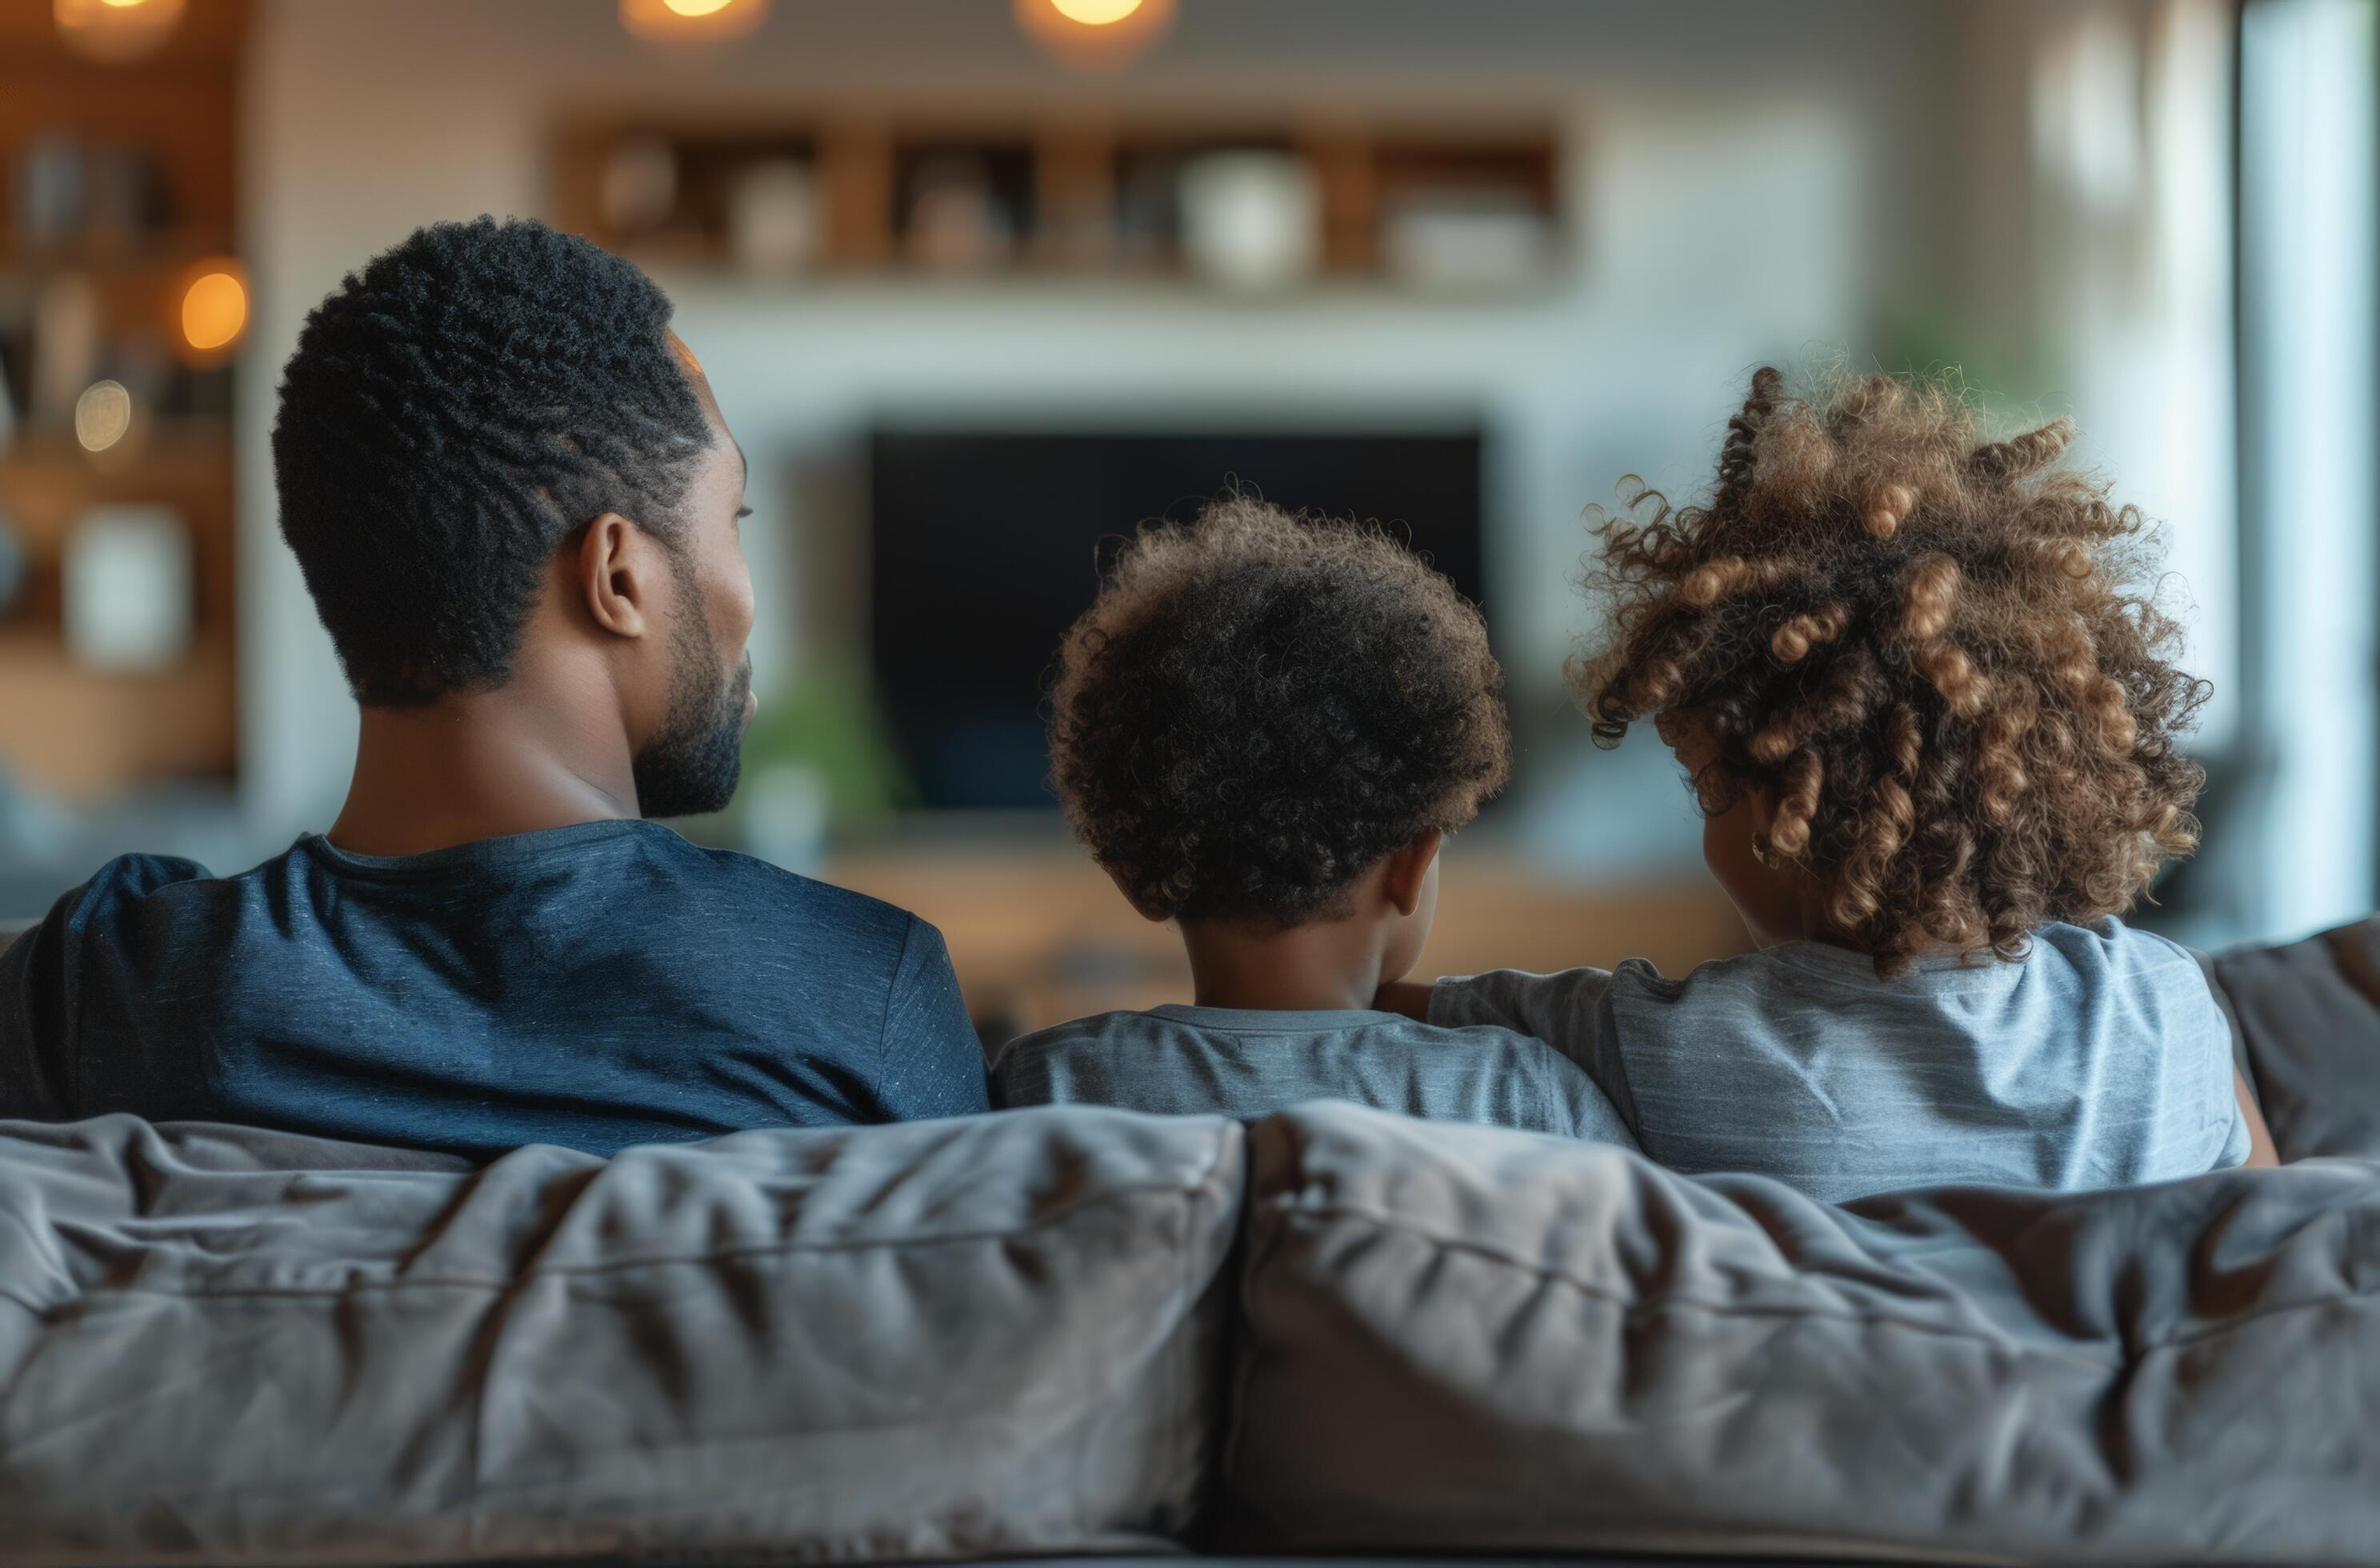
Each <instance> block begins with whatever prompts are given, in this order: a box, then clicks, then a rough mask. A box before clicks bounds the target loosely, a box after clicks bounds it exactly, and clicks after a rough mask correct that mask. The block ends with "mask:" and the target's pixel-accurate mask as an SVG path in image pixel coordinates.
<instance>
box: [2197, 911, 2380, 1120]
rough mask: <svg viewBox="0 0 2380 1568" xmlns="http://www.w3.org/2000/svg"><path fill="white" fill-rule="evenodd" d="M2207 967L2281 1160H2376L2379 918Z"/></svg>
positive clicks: (2224, 957)
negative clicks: (2340, 1157) (2336, 1157)
mask: <svg viewBox="0 0 2380 1568" xmlns="http://www.w3.org/2000/svg"><path fill="white" fill-rule="evenodd" d="M2207 967H2208V970H2209V973H2210V974H2211V975H2212V977H2213V978H2214V979H2215V982H2216V988H2215V989H2216V997H2217V998H2218V999H2219V1000H2220V1001H2221V1002H2222V1003H2223V1004H2224V1011H2225V1012H2227V1013H2228V1014H2229V1015H2231V1022H2232V1026H2233V1028H2234V1030H2235V1031H2236V1033H2237V1035H2238V1038H2239V1039H2240V1043H2241V1044H2242V1045H2243V1046H2244V1047H2245V1048H2246V1051H2245V1054H2246V1056H2247V1059H2248V1062H2247V1066H2248V1075H2249V1080H2250V1082H2251V1083H2252V1084H2253V1087H2254V1088H2255V1091H2256V1099H2257V1102H2258V1103H2259V1105H2260V1106H2261V1107H2262V1108H2263V1110H2264V1112H2265V1124H2266V1125H2267V1126H2269V1127H2271V1128H2272V1130H2273V1142H2274V1144H2275V1145H2276V1146H2277V1148H2278V1149H2280V1154H2281V1158H2282V1159H2283V1160H2285V1161H2287V1160H2309V1159H2313V1158H2315V1157H2316V1156H2319V1155H2325V1154H2348V1155H2353V1156H2355V1157H2357V1158H2359V1159H2365V1160H2380V918H2374V919H2368V920H2358V921H2356V922H2355V923H2354V924H2353V925H2348V926H2341V927H2339V928H2338V930H2330V931H2325V932H2323V933H2322V934H2321V935H2320V936H2316V937H2308V938H2307V939H2306V940H2305V941H2303V942H2290V943H2289V944H2288V945H2286V946H2282V947H2243V948H2240V949H2238V950H2236V951H2233V952H2230V953H2224V954H2216V956H2215V957H2214V958H2213V959H2211V960H2208V962H2207Z"/></svg>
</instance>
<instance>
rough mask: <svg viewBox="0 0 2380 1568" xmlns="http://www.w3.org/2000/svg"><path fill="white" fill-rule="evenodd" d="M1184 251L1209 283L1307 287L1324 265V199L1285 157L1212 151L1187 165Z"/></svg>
mask: <svg viewBox="0 0 2380 1568" xmlns="http://www.w3.org/2000/svg"><path fill="white" fill-rule="evenodd" d="M1180 200H1181V210H1182V252H1183V256H1184V259H1185V260H1186V261H1188V262H1189V264H1190V268H1191V270H1192V271H1193V272H1194V273H1196V274H1198V275H1199V276H1200V277H1202V278H1204V279H1206V280H1207V281H1208V282H1209V283H1214V284H1219V285H1221V286H1224V287H1227V288H1232V289H1237V290H1242V291H1245V292H1252V293H1254V292H1264V291H1269V290H1274V289H1281V288H1286V287H1289V286H1293V285H1295V284H1298V283H1302V282H1304V281H1305V280H1306V279H1308V278H1310V277H1312V276H1313V275H1314V273H1315V271H1316V269H1317V267H1318V265H1319V263H1320V261H1321V252H1322V197H1321V192H1320V190H1319V188H1318V182H1317V181H1316V179H1315V176H1314V171H1313V170H1312V169H1311V168H1309V167H1308V166H1307V165H1306V164H1305V160H1303V159H1301V158H1297V157H1295V156H1293V155H1292V154H1290V153H1287V152H1210V153H1208V154H1206V155H1205V156H1203V157H1198V158H1194V159H1192V160H1191V161H1190V162H1188V163H1186V164H1184V165H1183V166H1182V178H1181V187H1180Z"/></svg>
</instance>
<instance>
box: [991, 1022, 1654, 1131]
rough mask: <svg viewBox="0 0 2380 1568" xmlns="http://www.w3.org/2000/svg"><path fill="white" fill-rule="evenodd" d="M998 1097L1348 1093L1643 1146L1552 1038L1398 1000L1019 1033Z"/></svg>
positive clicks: (1165, 1109)
mask: <svg viewBox="0 0 2380 1568" xmlns="http://www.w3.org/2000/svg"><path fill="white" fill-rule="evenodd" d="M991 1098H992V1102H993V1103H994V1104H996V1105H1002V1106H1019V1105H1052V1104H1072V1103H1087V1104H1092V1105H1113V1106H1119V1107H1122V1108H1123V1109H1124V1110H1128V1111H1146V1112H1152V1113H1155V1114H1158V1115H1167V1116H1180V1115H1222V1116H1236V1117H1239V1118H1241V1119H1242V1120H1244V1121H1253V1120H1254V1119H1256V1118H1257V1117H1259V1116H1268V1115H1270V1114H1271V1113H1272V1112H1276V1111H1280V1110H1282V1109H1284V1108H1286V1107H1288V1106H1292V1105H1296V1104H1299V1103H1301V1102H1303V1101H1305V1100H1354V1101H1355V1102H1356V1103H1357V1104H1359V1105H1369V1106H1372V1107H1374V1108H1376V1109H1378V1110H1381V1111H1396V1112H1403V1114H1405V1115H1408V1116H1422V1117H1427V1118H1429V1119H1430V1120H1433V1121H1440V1122H1477V1123H1483V1124H1488V1125H1489V1126H1498V1127H1517V1128H1519V1129H1521V1130H1523V1131H1524V1132H1539V1133H1558V1134H1560V1135H1562V1136H1566V1137H1582V1138H1594V1139H1597V1140H1599V1141H1601V1142H1605V1143H1617V1144H1621V1145H1623V1146H1625V1147H1627V1148H1630V1149H1633V1148H1634V1147H1635V1140H1634V1139H1633V1138H1632V1137H1630V1136H1628V1129H1627V1126H1626V1124H1623V1123H1622V1122H1621V1119H1620V1113H1619V1112H1617V1111H1615V1110H1613V1109H1612V1105H1611V1101H1610V1100H1609V1099H1607V1098H1606V1097H1605V1096H1604V1093H1603V1091H1602V1090H1601V1089H1600V1088H1597V1087H1596V1084H1595V1080H1594V1079H1592V1078H1590V1077H1589V1076H1587V1075H1586V1074H1585V1073H1584V1072H1582V1071H1581V1070H1580V1069H1579V1068H1578V1066H1577V1065H1576V1064H1574V1063H1572V1062H1569V1061H1567V1060H1565V1059H1564V1058H1563V1057H1562V1056H1561V1055H1560V1053H1558V1052H1556V1051H1553V1050H1552V1049H1551V1048H1550V1047H1548V1046H1547V1045H1546V1044H1545V1043H1544V1042H1543V1041H1541V1040H1534V1039H1528V1038H1527V1037H1525V1036H1523V1035H1517V1034H1514V1033H1512V1031H1511V1030H1509V1029H1500V1028H1492V1027H1477V1026H1474V1027H1462V1028H1440V1027H1437V1026H1435V1025H1431V1024H1423V1023H1416V1022H1415V1020H1413V1019H1411V1018H1405V1017H1400V1016H1398V1015H1396V1014H1394V1013H1368V1012H1338V1013H1333V1012H1321V1013H1271V1012H1251V1011H1245V1010H1242V1009H1239V1008H1230V1007H1180V1006H1169V1007H1158V1008H1152V1009H1151V1010H1149V1011H1148V1012H1146V1013H1101V1014H1099V1015H1096V1016H1094V1017H1089V1018H1077V1019H1075V1021H1074V1022H1073V1023H1071V1024H1060V1025H1058V1026H1056V1027H1053V1028H1047V1029H1043V1030H1041V1031H1039V1032H1038V1033H1037V1034H1029V1035H1026V1036H1025V1037H1024V1038H1023V1039H1018V1040H1015V1041H1013V1042H1012V1043H1011V1044H1009V1045H1008V1046H1007V1047H1006V1048H1005V1049H1004V1050H1002V1051H1001V1052H1000V1054H999V1056H998V1058H997V1059H996V1060H995V1061H994V1062H993V1063H992V1064H991Z"/></svg>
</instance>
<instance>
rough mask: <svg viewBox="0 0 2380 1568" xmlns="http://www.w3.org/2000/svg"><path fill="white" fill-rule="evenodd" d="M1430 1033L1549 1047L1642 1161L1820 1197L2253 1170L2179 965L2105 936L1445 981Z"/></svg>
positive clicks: (2212, 1021)
mask: <svg viewBox="0 0 2380 1568" xmlns="http://www.w3.org/2000/svg"><path fill="white" fill-rule="evenodd" d="M1429 1015H1430V1021H1431V1022H1432V1023H1434V1024H1439V1025H1443V1026H1445V1027H1450V1028H1454V1027H1466V1026H1472V1025H1478V1024H1498V1025H1501V1026H1503V1027H1507V1028H1512V1029H1518V1030H1521V1031H1523V1032H1524V1033H1527V1034H1531V1035H1535V1036H1536V1037H1537V1038H1538V1039H1544V1040H1547V1041H1548V1042H1550V1043H1551V1044H1552V1045H1554V1046H1555V1047H1556V1048H1557V1049H1558V1050H1560V1051H1562V1052H1563V1053H1564V1054H1565V1055H1567V1056H1569V1057H1571V1058H1572V1059H1573V1060H1574V1061H1576V1062H1577V1063H1579V1064H1581V1065H1582V1066H1584V1067H1585V1068H1586V1070H1587V1071H1588V1073H1590V1074H1591V1075H1592V1076H1594V1077H1595V1079H1596V1081H1597V1083H1599V1084H1601V1085H1602V1086H1603V1087H1604V1088H1605V1089H1606V1090H1608V1091H1609V1094H1610V1096H1611V1099H1612V1100H1613V1101H1614V1102H1615V1103H1616V1104H1617V1105H1618V1106H1619V1107H1620V1110H1621V1114H1622V1115H1623V1116H1624V1117H1626V1119H1627V1121H1628V1124H1629V1125H1630V1127H1631V1129H1632V1130H1633V1132H1634V1133H1635V1135H1636V1140H1637V1142H1638V1144H1639V1145H1640V1146H1641V1147H1642V1148H1643V1149H1644V1152H1645V1154H1646V1155H1647V1156H1649V1157H1650V1158H1652V1159H1654V1160H1657V1161H1660V1162H1661V1163H1662V1164H1664V1165H1667V1166H1669V1167H1670V1169H1672V1170H1676V1171H1684V1172H1689V1173H1700V1172H1711V1171H1743V1172H1752V1173H1757V1174H1760V1175H1764V1176H1770V1177H1774V1178H1775V1179H1777V1180H1779V1181H1780V1182H1784V1183H1786V1184H1787V1185H1791V1186H1793V1187H1796V1188H1798V1189H1800V1190H1801V1191H1803V1192H1805V1193H1807V1194H1809V1195H1810V1196H1812V1197H1817V1198H1821V1199H1824V1200H1826V1201H1828V1202H1841V1201H1844V1200H1846V1199H1849V1198H1853V1197H1863V1196H1865V1195H1867V1194H1870V1193H1877V1192H1888V1191H1891V1190H1893V1189H1895V1188H1898V1187H1909V1186H1923V1185H1949V1184H1974V1185H1998V1186H2024V1187H2048V1188H2056V1189H2059V1190H2071V1189H2076V1188H2083V1187H2102V1186H2119V1185H2128V1184H2131V1183H2137V1182H2155V1181H2165V1180H2169V1179H2172V1178H2176V1177H2181V1176H2195V1175H2201V1174H2204V1173H2205V1172H2207V1171H2210V1170H2218V1169H2221V1168H2224V1167H2226V1166H2231V1165H2237V1164H2239V1163H2240V1162H2241V1161H2244V1160H2245V1159H2246V1158H2247V1157H2248V1128H2247V1124H2246V1123H2245V1122H2244V1121H2243V1120H2242V1118H2241V1117H2240V1110H2239V1103H2238V1101H2237V1100H2236V1099H2235V1098H2234V1096H2233V1093H2232V1059H2231V1033H2230V1027H2229V1025H2228V1023H2227V1022H2226V1020H2225V1019H2224V1016H2223V1014H2222V1012H2221V1010H2220V1008H2219V1007H2218V1006H2217V1005H2216V1002H2215V999H2214V996H2213V994H2212V993H2211V992H2209V991H2208V990H2207V987H2206V979H2205V976H2204V972H2203V971H2202V970H2201V969H2200V968H2199V966H2198V963H2197V961H2196V960H2195V959H2193V958H2192V957H2191V955H2190V954H2189V953H2188V952H2187V951H2186V950H2184V949H2182V948H2180V947H2178V946H2176V945H2175V944H2174V943H2172V942H2168V941H2166V940H2165V939H2164V938H2163V937H2158V936H2153V935H2151V934H2149V933H2148V932H2146V931H2136V930H2131V928H2129V927H2127V926H2124V925H2122V924H2120V923H2119V922H2117V921H2114V920H2107V921H2103V922H2101V923H2100V924H2099V925H2097V926H2095V927H2093V928H2090V929H2087V930H2086V929H2084V928H2083V927H2080V926H2068V925H2049V926H2045V927H2043V928H2042V929H2041V930H2038V931H2035V932H2034V938H2033V946H2032V951H2031V952H2030V953H2029V954H2027V955H2026V956H2025V958H2024V959H2023V960H2022V962H2020V963H2001V962H1997V961H1991V962H1983V963H1968V964H1961V963H1959V962H1957V961H1955V960H1944V961H1937V962H1933V963H1925V964H1921V965H1919V966H1918V967H1917V968H1916V969H1915V970H1914V971H1913V972H1912V973H1907V974H1903V975H1900V976H1898V977H1895V978H1891V979H1878V978H1876V970H1875V967H1874V966H1873V965H1872V964H1871V963H1870V962H1869V961H1868V960H1867V959H1866V958H1865V957H1863V956H1862V955H1860V954H1856V953H1852V952H1848V951H1846V950H1844V949H1842V948H1839V947H1828V946H1825V945H1823V944H1820V943H1817V942H1788V943H1786V944H1784V945H1782V946H1779V947H1772V948H1769V949H1767V951H1766V952H1761V953H1754V954H1745V955H1744V956H1743V957H1740V958H1729V959H1725V960H1722V961H1720V962H1718V963H1713V964H1705V965H1703V966H1700V967H1699V968H1697V969H1695V970H1694V972H1693V973H1691V974H1689V975H1687V976H1686V977H1685V978H1682V979H1666V978H1663V977H1662V976H1661V974H1660V973H1659V972H1658V970H1656V969H1655V968H1654V967H1653V966H1652V965H1650V964H1648V963H1646V962H1645V961H1644V960H1643V959H1638V958H1632V959H1630V960H1628V961H1627V962H1626V963H1623V964H1621V966H1619V967H1618V968H1617V969H1570V970H1565V971H1564V972H1562V973H1560V974H1558V975H1527V974H1522V973H1520V972H1519V971H1517V970H1510V969H1502V970H1496V971H1493V972H1491V973H1488V974H1484V975H1472V976H1469V977H1466V978H1455V979H1443V980H1440V981H1439V982H1438V987H1437V989H1436V991H1433V992H1432V994H1431V998H1430V1009H1429Z"/></svg>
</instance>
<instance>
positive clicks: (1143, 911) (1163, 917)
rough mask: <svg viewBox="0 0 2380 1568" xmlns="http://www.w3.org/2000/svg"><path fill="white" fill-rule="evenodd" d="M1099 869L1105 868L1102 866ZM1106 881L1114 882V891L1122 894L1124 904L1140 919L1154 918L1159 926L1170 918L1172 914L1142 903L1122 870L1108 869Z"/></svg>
mask: <svg viewBox="0 0 2380 1568" xmlns="http://www.w3.org/2000/svg"><path fill="white" fill-rule="evenodd" d="M1101 869H1106V868H1104V867H1102V868H1101ZM1108 881H1111V882H1113V883H1115V885H1116V891H1117V892H1118V893H1122V894H1123V901H1124V902H1125V903H1126V904H1129V905H1131V906H1132V908H1133V913H1134V914H1135V915H1138V916H1139V917H1140V918H1142V919H1144V920H1154V921H1156V922H1157V923H1158V924H1159V925H1160V926H1161V925H1163V924H1164V923H1165V922H1166V921H1167V920H1169V919H1172V916H1170V915H1167V914H1165V913H1163V912H1162V911H1160V910H1156V909H1151V908H1150V907H1149V906H1147V905H1146V904H1143V903H1142V902H1141V901H1140V898H1139V895H1138V894H1136V893H1134V892H1133V891H1132V884H1131V883H1130V882H1127V881H1124V880H1123V872H1121V871H1114V870H1110V871H1108Z"/></svg>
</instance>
